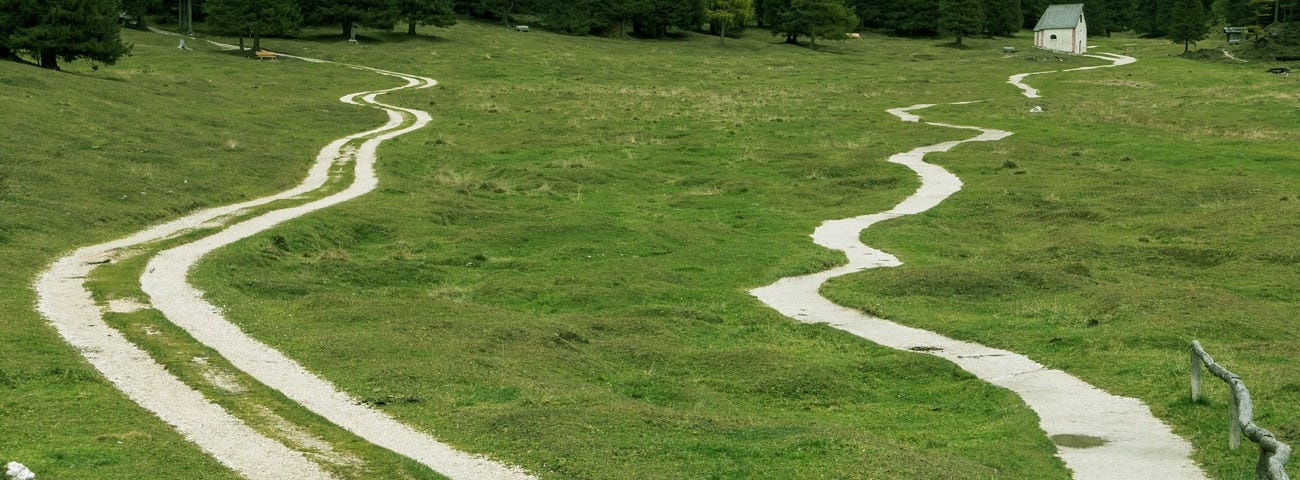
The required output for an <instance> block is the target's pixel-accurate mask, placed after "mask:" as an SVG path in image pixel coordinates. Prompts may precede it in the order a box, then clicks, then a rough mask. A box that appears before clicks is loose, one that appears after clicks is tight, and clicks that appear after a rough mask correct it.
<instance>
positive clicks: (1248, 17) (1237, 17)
mask: <svg viewBox="0 0 1300 480" xmlns="http://www.w3.org/2000/svg"><path fill="white" fill-rule="evenodd" d="M1223 17H1224V20H1225V21H1227V22H1228V26H1233V27H1244V26H1247V25H1255V24H1256V23H1258V16H1256V15H1255V10H1254V8H1252V7H1251V5H1250V0H1226V1H1225V2H1224V5H1223Z"/></svg>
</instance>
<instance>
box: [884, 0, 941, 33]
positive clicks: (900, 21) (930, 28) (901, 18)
mask: <svg viewBox="0 0 1300 480" xmlns="http://www.w3.org/2000/svg"><path fill="white" fill-rule="evenodd" d="M885 21H886V22H888V24H889V28H890V29H891V30H893V31H894V32H896V33H898V34H899V35H934V34H936V33H938V32H939V2H936V1H934V0H897V1H895V2H893V6H892V7H891V8H890V10H889V12H888V13H886V14H885Z"/></svg>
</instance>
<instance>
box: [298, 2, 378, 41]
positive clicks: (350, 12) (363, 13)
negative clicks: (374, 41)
mask: <svg viewBox="0 0 1300 480" xmlns="http://www.w3.org/2000/svg"><path fill="white" fill-rule="evenodd" d="M298 6H299V8H301V9H302V14H303V17H304V18H305V19H306V22H307V23H308V24H310V25H331V24H332V25H341V26H342V27H343V36H344V37H348V38H352V36H353V33H352V32H353V28H355V27H356V26H357V25H365V26H367V27H371V28H379V29H384V30H388V29H391V28H393V26H394V25H396V24H397V18H398V14H397V2H396V0H300V1H299V2H298Z"/></svg>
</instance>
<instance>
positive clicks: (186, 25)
mask: <svg viewBox="0 0 1300 480" xmlns="http://www.w3.org/2000/svg"><path fill="white" fill-rule="evenodd" d="M179 7H180V8H179V10H180V15H181V20H180V23H181V25H180V27H181V28H180V30H181V33H184V34H186V35H194V2H193V0H181V4H180V6H179Z"/></svg>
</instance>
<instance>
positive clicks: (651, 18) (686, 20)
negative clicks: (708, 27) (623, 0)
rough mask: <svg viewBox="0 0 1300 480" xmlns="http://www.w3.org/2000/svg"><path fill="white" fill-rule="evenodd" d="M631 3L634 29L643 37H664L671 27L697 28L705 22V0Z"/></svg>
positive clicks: (650, 0)
mask: <svg viewBox="0 0 1300 480" xmlns="http://www.w3.org/2000/svg"><path fill="white" fill-rule="evenodd" d="M631 4H632V5H633V9H632V11H631V12H630V13H631V17H632V29H633V31H634V32H635V33H636V34H637V35H639V36H642V37H649V38H663V37H666V36H668V28H669V27H676V28H682V29H695V28H697V27H699V25H700V24H701V23H703V22H704V2H703V0H639V1H637V2H632V3H631Z"/></svg>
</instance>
